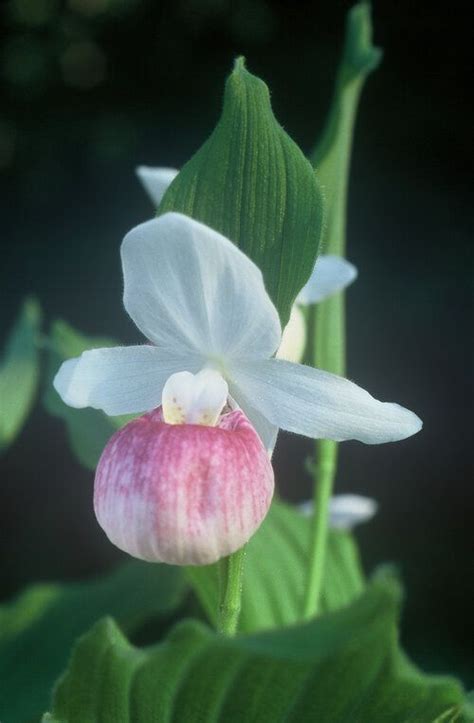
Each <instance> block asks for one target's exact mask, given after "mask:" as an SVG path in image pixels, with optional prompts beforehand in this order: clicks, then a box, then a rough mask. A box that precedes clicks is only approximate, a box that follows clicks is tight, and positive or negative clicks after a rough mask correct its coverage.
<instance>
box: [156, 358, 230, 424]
mask: <svg viewBox="0 0 474 723" xmlns="http://www.w3.org/2000/svg"><path fill="white" fill-rule="evenodd" d="M228 394H229V388H228V386H227V382H226V381H225V380H224V379H223V378H222V376H221V374H219V372H217V371H214V370H213V369H202V370H201V371H200V372H198V373H197V374H191V372H177V373H176V374H172V375H171V376H170V377H169V379H168V380H167V382H166V383H165V386H164V387H163V394H162V411H163V419H164V421H165V422H167V423H168V424H202V425H206V426H209V427H214V426H215V425H216V424H217V421H218V419H219V416H220V414H221V412H222V410H223V408H224V407H225V404H226V401H227V396H228Z"/></svg>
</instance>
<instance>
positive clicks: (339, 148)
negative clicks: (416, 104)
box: [311, 2, 382, 256]
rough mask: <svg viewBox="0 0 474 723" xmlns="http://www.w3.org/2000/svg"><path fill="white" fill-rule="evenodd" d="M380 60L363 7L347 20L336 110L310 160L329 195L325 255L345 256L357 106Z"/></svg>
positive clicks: (367, 9)
mask: <svg viewBox="0 0 474 723" xmlns="http://www.w3.org/2000/svg"><path fill="white" fill-rule="evenodd" d="M381 58H382V51H381V50H380V49H379V48H376V47H375V46H374V45H372V22H371V16H370V4H369V3H366V2H361V3H358V4H357V5H355V6H354V7H353V8H352V9H351V10H350V11H349V13H348V14H347V21H346V31H345V37H344V47H343V50H342V57H341V62H340V65H339V69H338V72H337V77H336V83H335V88H334V94H333V99H332V102H331V107H330V110H329V114H328V117H327V120H326V124H325V127H324V130H323V132H322V135H321V138H320V140H319V142H318V144H317V146H316V148H315V150H314V151H313V153H312V155H311V162H312V164H313V166H314V167H315V168H316V173H317V176H318V178H319V180H320V182H321V185H322V187H323V190H324V194H325V201H326V224H325V231H324V240H323V247H324V251H325V253H334V254H339V255H340V256H344V251H345V232H346V215H347V186H348V180H349V164H350V157H351V149H352V140H353V134H354V124H355V119H356V113H357V106H358V103H359V97H360V93H361V91H362V88H363V85H364V82H365V80H366V78H367V76H368V75H369V73H370V72H371V71H373V70H374V69H375V68H377V66H378V65H379V63H380V60H381Z"/></svg>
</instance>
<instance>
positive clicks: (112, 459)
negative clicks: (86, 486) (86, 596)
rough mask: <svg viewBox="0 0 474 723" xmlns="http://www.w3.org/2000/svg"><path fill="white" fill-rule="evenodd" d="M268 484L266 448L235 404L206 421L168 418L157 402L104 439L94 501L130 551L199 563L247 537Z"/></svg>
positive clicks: (116, 539) (259, 516)
mask: <svg viewBox="0 0 474 723" xmlns="http://www.w3.org/2000/svg"><path fill="white" fill-rule="evenodd" d="M273 490H274V477H273V469H272V466H271V463H270V460H269V458H268V455H267V452H266V450H265V448H264V446H263V444H262V442H261V440H260V437H259V436H258V434H257V432H256V431H255V429H254V428H253V427H252V425H251V424H250V422H249V420H248V419H247V417H246V416H245V415H244V413H243V412H242V411H241V410H240V409H239V410H235V411H232V412H229V413H228V414H224V415H222V416H221V417H220V419H219V421H218V424H217V425H216V426H215V427H211V426H203V425H196V424H167V423H166V422H164V421H163V417H162V412H161V407H158V409H156V410H154V411H152V412H150V413H148V414H145V415H144V416H142V417H139V418H137V419H135V420H133V421H132V422H130V423H129V424H127V425H126V426H125V427H123V428H122V429H120V430H119V431H118V432H116V433H115V434H114V436H113V437H112V438H111V439H110V440H109V442H108V444H107V446H106V447H105V449H104V451H103V453H102V456H101V458H100V460H99V464H98V467H97V471H96V476H95V489H94V508H95V513H96V516H97V520H98V521H99V524H100V525H101V527H102V528H103V529H104V531H105V533H106V535H107V536H108V538H109V539H110V540H111V542H113V543H114V544H115V545H116V546H117V547H119V548H120V549H121V550H124V551H125V552H128V553H129V554H130V555H132V556H133V557H138V558H140V559H143V560H148V561H153V562H166V563H170V564H175V565H206V564H210V563H213V562H216V561H217V560H219V559H220V558H221V557H225V556H226V555H230V554H231V553H232V552H235V551H236V550H238V549H239V548H240V547H242V546H243V545H244V544H245V543H246V542H247V541H248V540H249V538H250V537H251V536H252V535H253V534H254V532H255V531H256V530H257V529H258V527H259V525H260V524H261V522H262V521H263V519H264V517H265V515H266V514H267V511H268V508H269V507H270V503H271V500H272V496H273Z"/></svg>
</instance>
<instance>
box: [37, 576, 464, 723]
mask: <svg viewBox="0 0 474 723" xmlns="http://www.w3.org/2000/svg"><path fill="white" fill-rule="evenodd" d="M399 597H400V593H399V589H398V586H397V585H396V584H395V583H394V581H393V580H387V579H380V580H377V581H376V582H374V583H373V584H372V585H371V587H370V588H369V589H368V590H367V592H366V593H365V594H364V595H363V596H362V597H361V598H360V599H359V600H358V601H356V602H355V603H354V604H353V605H351V606H350V607H348V608H344V609H343V610H340V611H337V612H333V613H329V614H328V615H327V616H324V617H321V618H318V619H316V620H314V621H311V622H310V623H307V624H305V625H299V626H294V627H291V628H288V629H285V630H279V631H271V632H266V633H259V634H254V635H241V636H238V637H237V638H225V637H224V636H220V635H216V634H214V633H212V632H211V631H210V630H209V629H208V628H206V627H205V626H203V625H202V624H200V623H197V622H195V621H186V622H184V623H181V624H179V625H178V626H177V627H176V628H175V629H174V630H173V631H172V632H171V633H170V635H169V636H168V638H167V639H166V640H165V641H164V642H163V643H162V644H159V645H157V646H155V647H154V648H152V649H148V650H140V649H137V648H136V647H133V646H132V645H130V644H129V643H128V641H127V640H126V639H125V638H124V636H123V634H122V633H121V632H120V630H118V629H117V626H116V625H115V624H114V623H113V622H112V621H111V620H104V621H102V622H100V623H98V624H97V625H96V626H95V627H94V628H93V629H92V630H91V631H90V632H89V633H88V634H87V635H86V636H85V637H84V638H83V639H82V640H81V641H80V642H79V644H78V645H77V647H76V649H75V651H74V654H73V656H72V659H71V662H70V664H69V667H68V670H67V671H66V673H65V675H64V676H63V678H62V679H61V680H60V682H59V684H58V686H57V688H56V691H55V695H54V701H53V710H52V714H51V716H47V717H46V718H45V719H44V720H45V721H46V720H48V721H50V723H53V722H54V723H60V722H64V721H67V722H68V723H84V721H87V722H88V723H95V722H96V721H97V722H98V721H101V723H109V722H110V723H116V722H117V721H120V723H128V722H130V723H154V722H156V723H166V722H168V723H172V722H176V723H198V722H202V721H206V723H207V722H208V721H216V722H217V721H223V722H224V721H225V723H242V721H258V722H259V723H267V722H268V723H279V722H283V721H285V723H292V722H293V723H306V721H307V722H308V723H309V722H313V721H324V723H348V721H351V723H380V721H383V722H384V723H400V722H401V721H403V722H404V723H409V722H411V723H421V721H423V722H425V721H426V722H428V721H434V720H436V719H437V718H439V716H442V715H445V714H448V712H449V714H450V715H452V716H453V718H452V720H454V716H455V715H458V716H459V718H458V720H462V718H461V708H462V704H463V693H462V690H461V688H460V686H459V685H458V683H457V682H456V681H454V680H451V679H448V678H437V677H428V676H424V675H422V674H421V673H420V672H419V671H418V670H417V669H415V668H414V666H412V665H411V664H409V663H407V662H406V659H405V658H404V656H402V654H401V653H400V651H399V649H398V647H397V643H396V622H397V616H398V607H399Z"/></svg>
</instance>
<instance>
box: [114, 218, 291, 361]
mask: <svg viewBox="0 0 474 723" xmlns="http://www.w3.org/2000/svg"><path fill="white" fill-rule="evenodd" d="M121 252H122V264H123V273H124V281H125V291H124V305H125V308H126V310H127V312H128V313H129V314H130V316H131V317H132V319H133V321H134V322H135V324H136V325H137V326H138V328H139V329H140V330H141V331H142V332H143V334H145V336H146V337H147V338H148V339H150V340H151V341H153V342H155V344H157V346H159V347H161V348H163V349H169V350H172V351H173V352H174V353H176V354H185V353H189V352H191V353H193V352H194V353H196V352H198V353H201V354H203V355H205V356H207V357H208V358H210V359H213V358H214V359H222V358H224V359H225V358H233V357H234V358H235V357H237V358H239V357H241V356H247V357H250V358H254V357H265V356H270V355H271V354H273V353H274V352H275V350H276V349H277V347H278V345H279V343H280V339H281V327H280V320H279V317H278V313H277V311H276V309H275V307H274V306H273V304H272V302H271V300H270V297H269V296H268V294H267V292H266V291H265V286H264V284H263V278H262V274H261V272H260V270H259V269H258V268H257V266H256V265H255V264H254V263H253V262H252V261H251V260H250V259H249V258H248V257H247V256H245V254H243V253H242V252H241V251H240V250H239V249H238V248H237V247H236V246H235V245H234V244H232V243H231V242H230V241H229V240H228V239H226V238H225V237H224V236H221V234H219V233H217V232H216V231H213V230H212V229H211V228H209V227H208V226H205V225H204V224H202V223H199V222H198V221H195V220H193V219H191V218H188V217H187V216H183V215H182V214H179V213H166V214H164V215H163V216H160V217H159V218H157V219H154V220H152V221H148V222H147V223H143V224H141V225H140V226H137V227H136V228H134V229H132V231H130V233H128V234H127V235H126V236H125V239H124V241H123V243H122V249H121Z"/></svg>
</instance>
